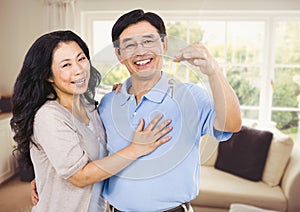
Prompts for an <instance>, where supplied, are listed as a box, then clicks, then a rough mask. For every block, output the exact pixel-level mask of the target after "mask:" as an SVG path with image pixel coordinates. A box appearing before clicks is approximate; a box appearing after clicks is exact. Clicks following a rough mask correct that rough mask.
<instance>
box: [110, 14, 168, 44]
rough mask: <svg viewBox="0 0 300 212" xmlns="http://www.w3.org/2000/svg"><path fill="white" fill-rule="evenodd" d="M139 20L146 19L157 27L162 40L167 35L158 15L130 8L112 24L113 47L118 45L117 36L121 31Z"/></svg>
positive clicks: (118, 36)
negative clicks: (130, 9)
mask: <svg viewBox="0 0 300 212" xmlns="http://www.w3.org/2000/svg"><path fill="white" fill-rule="evenodd" d="M141 21H147V22H149V23H150V24H151V25H152V26H154V27H155V28H156V29H157V32H158V33H159V34H160V35H161V37H162V41H163V39H164V37H165V36H166V35H167V33H166V27H165V24H164V21H163V20H162V18H161V17H160V16H158V15H157V14H155V13H152V12H146V13H145V12H144V11H143V10H141V9H136V10H132V11H130V12H128V13H125V14H124V15H122V16H121V17H120V18H119V19H118V20H117V21H116V23H115V24H114V26H113V28H112V32H111V37H112V42H113V44H114V47H115V48H118V47H119V38H120V35H121V33H122V32H123V31H124V30H125V29H126V28H127V27H128V26H130V25H132V24H136V23H138V22H141Z"/></svg>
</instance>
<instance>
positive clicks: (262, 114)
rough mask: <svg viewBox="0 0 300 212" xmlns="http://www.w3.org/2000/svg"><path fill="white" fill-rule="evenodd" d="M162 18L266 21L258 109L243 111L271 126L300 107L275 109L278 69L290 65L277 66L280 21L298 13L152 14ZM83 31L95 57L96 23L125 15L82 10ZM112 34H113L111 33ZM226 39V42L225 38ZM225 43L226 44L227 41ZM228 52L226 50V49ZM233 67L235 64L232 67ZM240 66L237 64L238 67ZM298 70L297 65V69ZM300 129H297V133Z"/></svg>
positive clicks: (293, 18)
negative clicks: (276, 117) (277, 117)
mask: <svg viewBox="0 0 300 212" xmlns="http://www.w3.org/2000/svg"><path fill="white" fill-rule="evenodd" d="M153 12H155V13H157V14H159V15H160V16H161V17H163V19H164V21H165V22H166V21H169V20H174V19H175V20H185V21H187V20H190V21H197V20H199V21H263V22H264V23H265V33H264V39H263V40H264V52H262V54H263V58H262V63H261V64H260V66H261V67H260V68H261V70H266V71H261V73H260V74H261V76H260V77H261V78H262V83H263V84H262V86H261V89H260V99H259V106H258V107H257V106H253V107H252V106H250V107H249V106H241V109H247V110H258V123H259V124H262V125H264V126H265V125H272V117H271V116H272V112H273V111H286V110H288V111H296V112H300V108H288V107H280V108H279V107H273V106H272V83H273V81H274V72H275V68H277V67H278V66H284V67H287V66H289V65H287V64H275V36H273V35H275V30H276V23H277V22H278V21H300V13H299V11H245V10H241V11H238V10H234V11H231V10H230V11H200V10H199V11H193V10H182V11H175V10H168V11H167V10H162V11H155V10H154V11H153ZM80 13H81V15H80V17H81V25H80V32H81V35H82V36H83V38H84V39H85V41H86V42H87V44H88V45H89V46H90V50H91V55H93V54H94V47H93V39H94V38H93V22H94V21H114V20H116V19H117V18H118V17H119V16H120V15H122V14H123V13H124V11H123V10H110V11H81V12H80ZM109 33H110V32H109ZM225 40H227V39H226V38H225ZM225 42H226V41H225ZM225 51H226V50H225ZM224 65H226V64H224ZM233 65H234V64H233ZM236 65H238V64H236ZM299 66H300V65H299ZM297 67H298V66H297ZM299 130H300V126H298V131H299Z"/></svg>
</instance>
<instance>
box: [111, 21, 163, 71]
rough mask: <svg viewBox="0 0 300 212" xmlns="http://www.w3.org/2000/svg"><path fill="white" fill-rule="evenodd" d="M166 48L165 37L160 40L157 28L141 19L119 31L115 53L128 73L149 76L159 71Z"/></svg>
mask: <svg viewBox="0 0 300 212" xmlns="http://www.w3.org/2000/svg"><path fill="white" fill-rule="evenodd" d="M166 50H167V41H166V38H165V39H164V42H162V41H161V37H160V34H159V33H158V32H157V29H156V28H155V27H154V26H152V25H151V24H150V23H149V22H147V21H142V22H138V23H136V24H133V25H130V26H129V27H127V28H126V29H125V30H124V31H123V32H122V33H121V35H120V45H119V49H116V55H117V57H118V59H119V61H120V62H121V63H122V64H124V65H125V66H126V67H127V69H128V71H129V73H130V75H133V74H136V75H138V76H140V77H149V76H151V75H153V74H155V73H157V72H160V71H161V68H162V64H163V54H164V53H165V51H166Z"/></svg>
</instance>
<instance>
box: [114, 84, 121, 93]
mask: <svg viewBox="0 0 300 212" xmlns="http://www.w3.org/2000/svg"><path fill="white" fill-rule="evenodd" d="M121 89H122V83H116V84H113V86H112V91H114V92H115V93H119V92H120V91H121Z"/></svg>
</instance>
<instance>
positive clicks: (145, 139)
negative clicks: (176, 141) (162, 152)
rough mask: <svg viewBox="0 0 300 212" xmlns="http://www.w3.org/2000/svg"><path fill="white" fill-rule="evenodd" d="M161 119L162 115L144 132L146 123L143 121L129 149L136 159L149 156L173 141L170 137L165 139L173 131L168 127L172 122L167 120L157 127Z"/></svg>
mask: <svg viewBox="0 0 300 212" xmlns="http://www.w3.org/2000/svg"><path fill="white" fill-rule="evenodd" d="M161 118H162V115H158V116H157V117H155V118H154V119H153V120H152V121H151V122H150V123H149V125H148V126H147V127H146V128H145V129H144V130H143V128H144V124H145V123H144V120H143V119H141V121H140V123H139V125H138V127H137V129H136V130H135V133H134V135H133V139H132V142H131V144H130V145H129V148H131V151H132V153H133V154H134V156H133V157H134V158H138V157H140V156H143V155H146V154H149V153H150V152H152V151H153V150H155V149H156V148H157V147H159V146H160V145H162V144H164V143H166V142H167V141H169V140H170V139H171V137H170V136H166V137H163V136H165V135H166V134H168V133H169V132H170V131H171V130H172V127H171V126H168V125H169V124H170V123H171V120H167V121H165V122H163V123H161V124H159V125H157V124H158V122H159V121H160V120H161Z"/></svg>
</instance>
